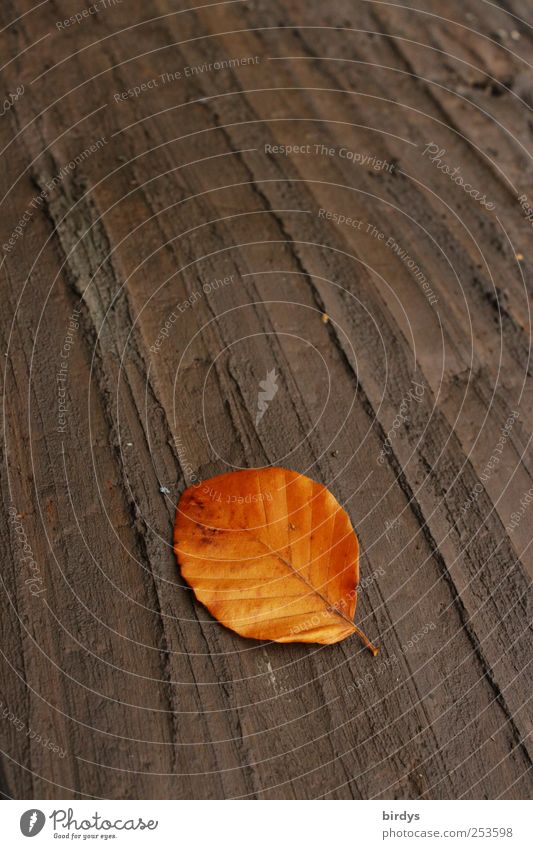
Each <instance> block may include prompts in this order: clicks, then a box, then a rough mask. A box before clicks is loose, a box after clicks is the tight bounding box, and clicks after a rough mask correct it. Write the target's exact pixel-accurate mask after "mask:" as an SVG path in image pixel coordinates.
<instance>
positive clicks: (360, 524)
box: [0, 0, 533, 799]
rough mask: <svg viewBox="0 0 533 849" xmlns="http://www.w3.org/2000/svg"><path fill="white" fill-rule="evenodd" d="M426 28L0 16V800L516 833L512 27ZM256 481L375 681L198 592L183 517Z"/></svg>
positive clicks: (516, 216) (520, 24)
mask: <svg viewBox="0 0 533 849" xmlns="http://www.w3.org/2000/svg"><path fill="white" fill-rule="evenodd" d="M425 5H426V6H427V8H426V9H425V10H424V11H421V10H419V9H410V8H409V7H408V6H405V5H404V6H398V5H394V6H393V5H388V4H383V3H373V2H357V3H355V4H354V3H353V2H347V0H338V1H337V2H336V3H335V4H333V5H331V6H330V7H328V6H327V5H326V4H319V3H308V2H306V3H304V2H302V0H293V2H292V3H291V4H286V3H281V2H278V0H274V1H273V2H270V3H268V4H262V5H261V6H259V5H256V4H254V3H240V2H228V3H225V4H219V5H213V6H206V7H205V8H198V9H196V10H193V11H185V10H183V9H179V8H176V7H175V4H172V9H171V10H169V6H168V4H166V3H163V2H155V3H151V4H143V3H140V2H128V3H127V8H126V4H117V5H116V7H113V6H110V8H108V9H106V10H105V11H100V12H99V13H98V14H96V15H92V16H90V17H89V18H87V19H83V20H82V21H81V22H79V23H76V22H74V23H72V24H71V25H69V26H64V25H63V26H58V25H57V22H58V21H62V20H65V19H67V18H68V17H69V16H70V15H71V14H73V13H72V9H71V8H69V6H70V4H68V3H59V2H53V3H49V4H46V5H43V6H39V7H38V8H37V9H36V10H35V11H32V6H31V5H30V4H29V3H27V2H19V3H14V2H6V3H4V4H3V6H2V9H1V11H0V21H1V25H2V31H1V32H0V39H1V43H2V55H3V56H4V57H8V59H9V61H6V62H5V64H4V63H3V68H2V88H3V91H4V92H5V93H6V96H7V93H12V92H14V91H15V90H16V88H17V86H18V85H20V84H21V83H23V84H24V86H25V91H24V93H23V94H22V96H20V97H19V98H18V99H17V100H16V102H15V103H13V105H12V106H10V107H9V108H7V109H6V112H5V114H4V115H3V116H2V118H1V120H0V145H1V148H2V157H3V163H4V164H5V166H6V167H4V168H3V169H2V175H1V186H0V191H1V195H2V198H3V200H2V203H3V213H4V214H3V216H2V231H1V234H0V235H1V240H0V244H2V245H4V246H5V245H6V243H7V242H8V240H9V239H10V237H12V234H13V233H14V232H15V229H16V227H17V226H19V227H20V229H21V235H20V237H19V236H15V238H14V243H13V246H12V247H10V248H8V249H7V250H6V248H5V247H4V248H3V252H4V259H3V262H2V265H1V268H0V273H1V279H2V285H3V292H4V311H3V316H4V320H3V322H2V324H1V333H2V346H3V347H2V350H3V351H4V352H6V356H5V357H3V358H2V365H3V378H4V444H3V474H2V495H3V499H4V511H3V513H2V515H1V516H0V534H1V540H2V545H3V550H4V551H5V552H6V557H5V558H4V564H3V569H2V582H3V583H2V598H3V611H4V612H3V616H2V620H1V629H2V636H1V645H2V657H3V662H2V665H1V670H2V671H1V677H0V700H1V703H2V704H1V710H0V712H3V713H5V716H4V717H3V719H2V722H1V724H0V728H1V730H2V735H1V740H2V750H3V752H4V760H3V763H2V770H1V772H0V792H1V793H2V795H3V796H7V797H10V796H11V797H15V798H54V797H62V798H84V797H97V798H98V797H101V798H150V797H152V798H235V797H251V798H315V797H322V796H324V797H328V798H336V799H345V798H365V799H366V798H375V797H378V798H403V799H413V798H499V797H503V798H527V797H528V796H530V794H531V772H530V767H531V758H532V751H531V738H530V736H529V735H530V731H531V710H530V705H529V704H528V699H529V693H530V683H531V673H530V666H529V664H530V662H531V635H530V622H531V618H530V614H529V612H528V599H529V598H530V578H531V565H532V561H531V551H530V543H531V532H530V527H531V515H533V513H532V512H531V511H532V509H533V508H532V507H531V506H528V505H526V507H525V508H524V515H523V517H521V519H520V521H519V522H518V523H516V522H515V523H514V524H516V527H514V528H511V527H510V526H511V524H513V520H512V514H513V513H516V512H517V511H518V512H520V511H521V509H522V508H521V499H523V498H524V496H525V494H526V493H527V492H528V490H529V489H530V487H531V486H532V483H533V482H532V465H531V456H530V453H529V445H530V431H531V421H532V409H531V384H530V383H528V378H529V370H530V365H529V356H530V343H531V321H530V319H531V316H530V312H529V310H530V295H529V293H530V289H531V271H530V269H531V257H530V255H529V253H530V251H529V245H530V244H531V229H530V228H531V225H530V223H529V222H528V221H527V220H526V217H525V214H524V210H523V209H522V208H521V206H520V203H519V201H518V197H519V196H520V195H522V194H526V195H527V196H528V197H529V198H530V201H531V199H533V181H532V177H531V175H532V173H533V171H532V163H531V154H530V153H529V150H530V145H531V126H532V124H531V120H532V119H531V108H532V106H533V94H532V92H533V71H532V70H531V68H530V67H529V65H528V63H527V57H528V55H529V54H530V51H531V43H532V37H531V32H530V28H529V26H528V24H527V23H526V21H527V20H528V19H529V18H530V17H531V15H530V10H529V9H528V8H527V5H526V4H525V3H519V2H513V3H507V4H505V9H504V8H502V9H500V10H498V9H496V8H495V6H494V5H487V4H480V3H473V2H470V0H467V2H462V3H455V2H452V0H449V2H446V3H444V4H443V3H442V2H440V3H430V4H429V5H428V4H425ZM528 13H529V14H528ZM502 33H503V34H502ZM243 58H246V59H249V61H247V63H246V64H244V63H242V62H240V63H237V62H236V61H234V60H236V59H239V60H242V59H243ZM228 60H233V61H232V63H231V67H226V66H223V67H222V68H218V66H216V63H217V62H222V63H224V62H226V63H227V62H228ZM202 65H203V66H205V65H207V66H208V67H207V68H206V67H203V68H200V69H199V70H198V68H199V66H202ZM209 65H211V66H212V67H209ZM191 67H196V68H197V71H196V72H195V73H192V72H186V71H185V69H186V68H189V69H190V68H191ZM177 72H181V77H179V78H178V77H177ZM165 75H166V76H165ZM154 80H155V81H156V82H154V83H152V84H150V87H148V84H149V83H150V81H154ZM143 84H144V85H145V89H144V90H142V91H140V92H139V93H138V94H136V95H135V96H125V97H124V98H121V96H120V95H121V93H123V92H126V90H127V89H129V88H131V87H133V86H141V85H143ZM431 143H433V144H435V145H438V148H442V149H444V150H445V154H443V155H442V157H443V161H445V162H446V163H447V164H448V165H449V166H450V168H451V169H453V168H456V167H459V168H460V171H461V174H462V175H463V177H464V179H465V181H466V182H468V183H469V184H470V185H471V186H472V187H473V188H474V189H476V190H478V191H479V194H480V195H485V196H486V199H487V201H490V202H492V203H493V204H494V209H492V210H490V209H486V207H485V206H483V204H482V203H480V202H479V200H476V199H475V198H473V197H471V196H470V195H468V194H466V193H465V191H464V190H463V189H462V188H461V187H460V186H458V185H457V183H456V182H454V181H453V180H452V179H451V178H450V176H448V175H447V174H445V173H444V172H443V171H442V170H439V168H438V167H437V163H435V162H432V161H431V159H430V157H429V155H428V154H427V153H426V154H424V150H425V148H426V147H427V145H428V144H431ZM283 145H298V146H300V152H293V153H292V154H290V155H285V154H284V153H283V152H281V148H280V147H279V146H283ZM315 145H317V146H319V147H318V150H317V149H315ZM91 146H92V147H91ZM276 146H278V147H277V148H276ZM341 150H344V151H352V152H353V153H354V154H358V155H359V160H357V159H355V160H354V159H352V160H350V159H349V158H347V157H346V155H344V154H343V155H341ZM76 157H78V161H77V162H76V161H75V159H76ZM80 157H81V158H80ZM364 157H366V159H364ZM73 161H74V164H73V165H72V166H70V165H69V163H71V162H73ZM56 175H60V176H59V178H58V180H57V181H56V184H53V185H50V182H51V181H52V180H53V178H54V177H55V176H56ZM39 197H40V198H41V200H36V199H38V198H39ZM32 203H33V206H32ZM321 210H322V212H321ZM26 212H28V216H27V217H29V220H28V221H24V222H23V223H22V224H20V222H22V221H23V217H24V215H25V213H26ZM327 212H329V217H328V215H327V214H326V213H327ZM333 213H335V214H336V215H337V218H336V219H335V218H334V217H333V215H332V214H333ZM340 215H342V216H346V217H347V218H350V219H352V220H354V221H357V222H360V224H359V225H357V224H356V225H355V226H352V225H351V224H349V225H348V224H346V223H339V219H338V216H340ZM381 234H382V235H381ZM516 255H518V256H519V255H522V257H523V258H522V259H517V258H516ZM411 260H412V262H411ZM415 265H416V267H417V268H418V271H417V270H416V269H415V268H414V266H415ZM417 274H418V276H417ZM421 275H423V276H424V277H422V276H421ZM423 279H425V280H427V281H428V286H429V287H430V289H431V292H432V293H433V294H432V297H431V298H429V297H428V295H427V292H426V291H425V290H424V286H423V284H422V280H423ZM215 281H216V282H215ZM178 305H180V306H178ZM166 322H167V324H166ZM65 341H66V342H67V345H68V346H69V347H68V356H62V355H61V351H62V350H63V349H64V345H65ZM62 363H66V365H65V366H64V367H63V370H62ZM271 369H275V370H276V373H277V375H278V386H279V389H278V392H277V394H276V396H275V398H274V399H273V401H272V403H271V404H270V406H269V409H268V410H267V412H266V414H265V416H264V417H263V419H262V420H261V421H260V422H259V424H257V425H256V422H255V415H256V410H257V398H258V390H259V381H261V380H263V379H264V378H265V374H266V372H267V371H269V370H271ZM58 376H59V377H60V378H64V380H62V381H61V382H59V383H58ZM413 381H415V382H416V383H413ZM63 386H65V387H66V396H65V397H66V412H64V414H63V413H62V412H61V411H60V410H59V407H58V401H59V398H58V388H60V387H63ZM416 387H418V390H417V389H416ZM399 411H402V412H403V413H404V414H405V416H406V420H405V421H400V420H399V419H398V414H399ZM515 412H516V414H517V417H515V416H514V415H513V414H514V413H515ZM510 416H511V417H512V418H511V423H510V425H509V426H508V427H507V430H505V428H506V423H507V422H508V421H509V417H510ZM398 423H399V424H398ZM391 429H392V436H391V439H390V451H384V450H383V446H384V443H385V440H386V439H387V435H388V433H390V432H391ZM494 456H497V458H498V461H497V462H496V463H494V464H493V467H492V468H491V469H490V471H489V472H487V464H488V463H489V462H490V460H491V457H494ZM380 457H381V458H382V459H383V462H380V459H379V458H380ZM270 463H272V464H276V465H286V466H288V467H290V468H294V469H296V470H299V471H302V472H305V473H306V474H309V475H310V476H312V477H314V478H316V479H317V480H320V481H321V482H322V483H324V484H325V485H327V486H329V487H330V488H331V489H332V491H333V492H334V494H335V496H336V497H337V498H338V499H339V501H340V502H341V503H342V504H344V505H345V507H346V509H347V510H348V512H349V513H350V515H351V518H352V521H353V524H354V526H355V528H356V529H357V532H358V535H359V538H360V541H361V547H362V564H361V567H362V577H363V585H362V591H361V594H360V600H359V603H358V608H357V614H356V619H357V623H358V625H359V626H360V627H362V628H363V629H364V630H365V631H366V632H367V633H368V634H369V636H370V637H371V638H372V639H374V640H376V641H378V642H379V643H380V644H381V646H382V651H381V654H380V656H379V658H378V659H376V660H373V659H372V658H371V657H370V655H368V654H366V653H365V652H364V650H363V649H362V648H361V646H360V644H359V643H358V641H357V638H353V639H351V640H348V641H345V642H344V643H341V644H338V645H336V646H331V647H319V646H317V647H315V648H313V647H309V646H298V645H291V646H284V645H283V646H281V645H275V644H262V643H256V642H253V641H245V640H243V639H241V638H239V637H238V636H237V635H236V634H233V633H232V632H230V631H228V630H226V629H225V628H223V627H222V626H220V625H218V623H216V622H214V621H213V620H212V619H211V618H210V617H209V614H208V613H207V611H206V610H204V609H203V608H201V606H199V605H198V604H196V603H195V601H194V599H193V595H192V592H191V591H190V589H189V588H188V587H186V586H184V585H183V582H182V581H181V579H180V575H179V571H178V569H177V566H176V563H175V559H174V554H173V552H172V548H171V542H172V526H173V521H174V513H175V504H176V502H177V500H178V498H179V495H180V493H181V492H182V491H183V489H184V488H185V487H186V486H187V485H189V484H190V483H191V482H192V481H193V480H195V479H205V478H207V477H210V476H212V475H215V474H218V473H221V472H223V471H225V470H227V469H228V468H239V467H251V466H261V465H266V464H270ZM167 490H168V492H167ZM528 511H529V512H528ZM21 540H22V543H21ZM24 543H26V545H27V546H28V548H27V549H26V550H24V549H23V546H24ZM21 546H22V547H21ZM28 552H29V553H28ZM24 556H26V557H27V558H29V557H31V560H32V561H33V562H34V564H36V565H34V566H33V567H31V566H30V560H29V559H26V560H23V559H22V557H24ZM32 568H33V571H32ZM31 578H33V581H32V582H31V583H28V580H30V579H31ZM413 637H415V640H414V641H413Z"/></svg>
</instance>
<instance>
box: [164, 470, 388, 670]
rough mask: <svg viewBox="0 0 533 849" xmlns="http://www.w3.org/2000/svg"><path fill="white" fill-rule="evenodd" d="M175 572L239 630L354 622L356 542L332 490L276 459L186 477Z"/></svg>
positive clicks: (317, 639) (333, 630)
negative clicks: (193, 480)
mask: <svg viewBox="0 0 533 849" xmlns="http://www.w3.org/2000/svg"><path fill="white" fill-rule="evenodd" d="M174 550H175V552H176V556H177V558H178V561H179V564H180V566H181V573H182V575H183V577H184V578H185V580H186V581H187V582H188V583H189V584H190V586H191V587H192V589H193V590H194V593H195V595H196V597H197V599H198V600H199V601H201V602H202V604H205V606H206V607H207V608H208V610H209V611H210V612H211V613H212V614H213V616H214V617H215V618H216V619H218V620H219V622H222V623H223V624H224V625H226V626H227V627H228V628H231V629H232V630H233V631H237V633H238V634H241V635H242V636H243V637H252V638H254V639H257V640H274V641H276V642H278V643H296V642H302V643H338V642H339V641H340V640H344V639H345V638H346V637H349V636H351V635H352V634H358V635H359V637H360V638H361V639H362V640H363V642H364V643H365V645H366V646H367V647H368V648H369V649H370V650H371V651H372V652H373V654H377V649H375V648H374V646H373V645H372V644H371V643H370V642H369V640H368V639H367V638H366V637H365V635H364V634H362V632H361V631H359V629H358V628H357V627H356V626H355V625H354V623H353V617H354V614H355V606H356V602H357V585H358V582H359V544H358V542H357V537H356V535H355V533H354V530H353V528H352V525H351V523H350V519H349V518H348V514H347V513H346V512H345V511H344V510H343V509H342V507H341V506H340V504H339V503H338V501H337V500H336V498H335V497H334V496H333V495H332V494H331V492H329V490H327V489H326V487H324V486H322V485H321V484H319V483H315V481H312V480H311V479H310V478H308V477H306V476H305V475H300V474H298V473H297V472H293V471H289V470H288V469H281V468H266V469H249V470H246V471H242V472H230V473H228V474H225V475H219V476H218V477H215V478H211V479H210V480H207V481H204V482H203V483H201V484H197V485H195V486H191V487H189V489H187V490H186V491H185V492H184V493H183V495H182V496H181V499H180V502H179V505H178V510H177V513H176V526H175V529H174Z"/></svg>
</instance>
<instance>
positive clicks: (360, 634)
mask: <svg viewBox="0 0 533 849" xmlns="http://www.w3.org/2000/svg"><path fill="white" fill-rule="evenodd" d="M352 624H353V629H354V633H355V634H357V636H358V637H359V639H360V640H361V642H362V643H363V644H364V645H365V646H366V648H367V649H368V650H369V651H371V652H372V654H373V656H374V657H377V656H378V654H379V648H378V647H377V646H375V645H374V643H371V642H370V640H369V639H368V637H367V635H366V634H364V633H363V631H361V629H360V628H358V627H357V625H356V624H355V623H352Z"/></svg>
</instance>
